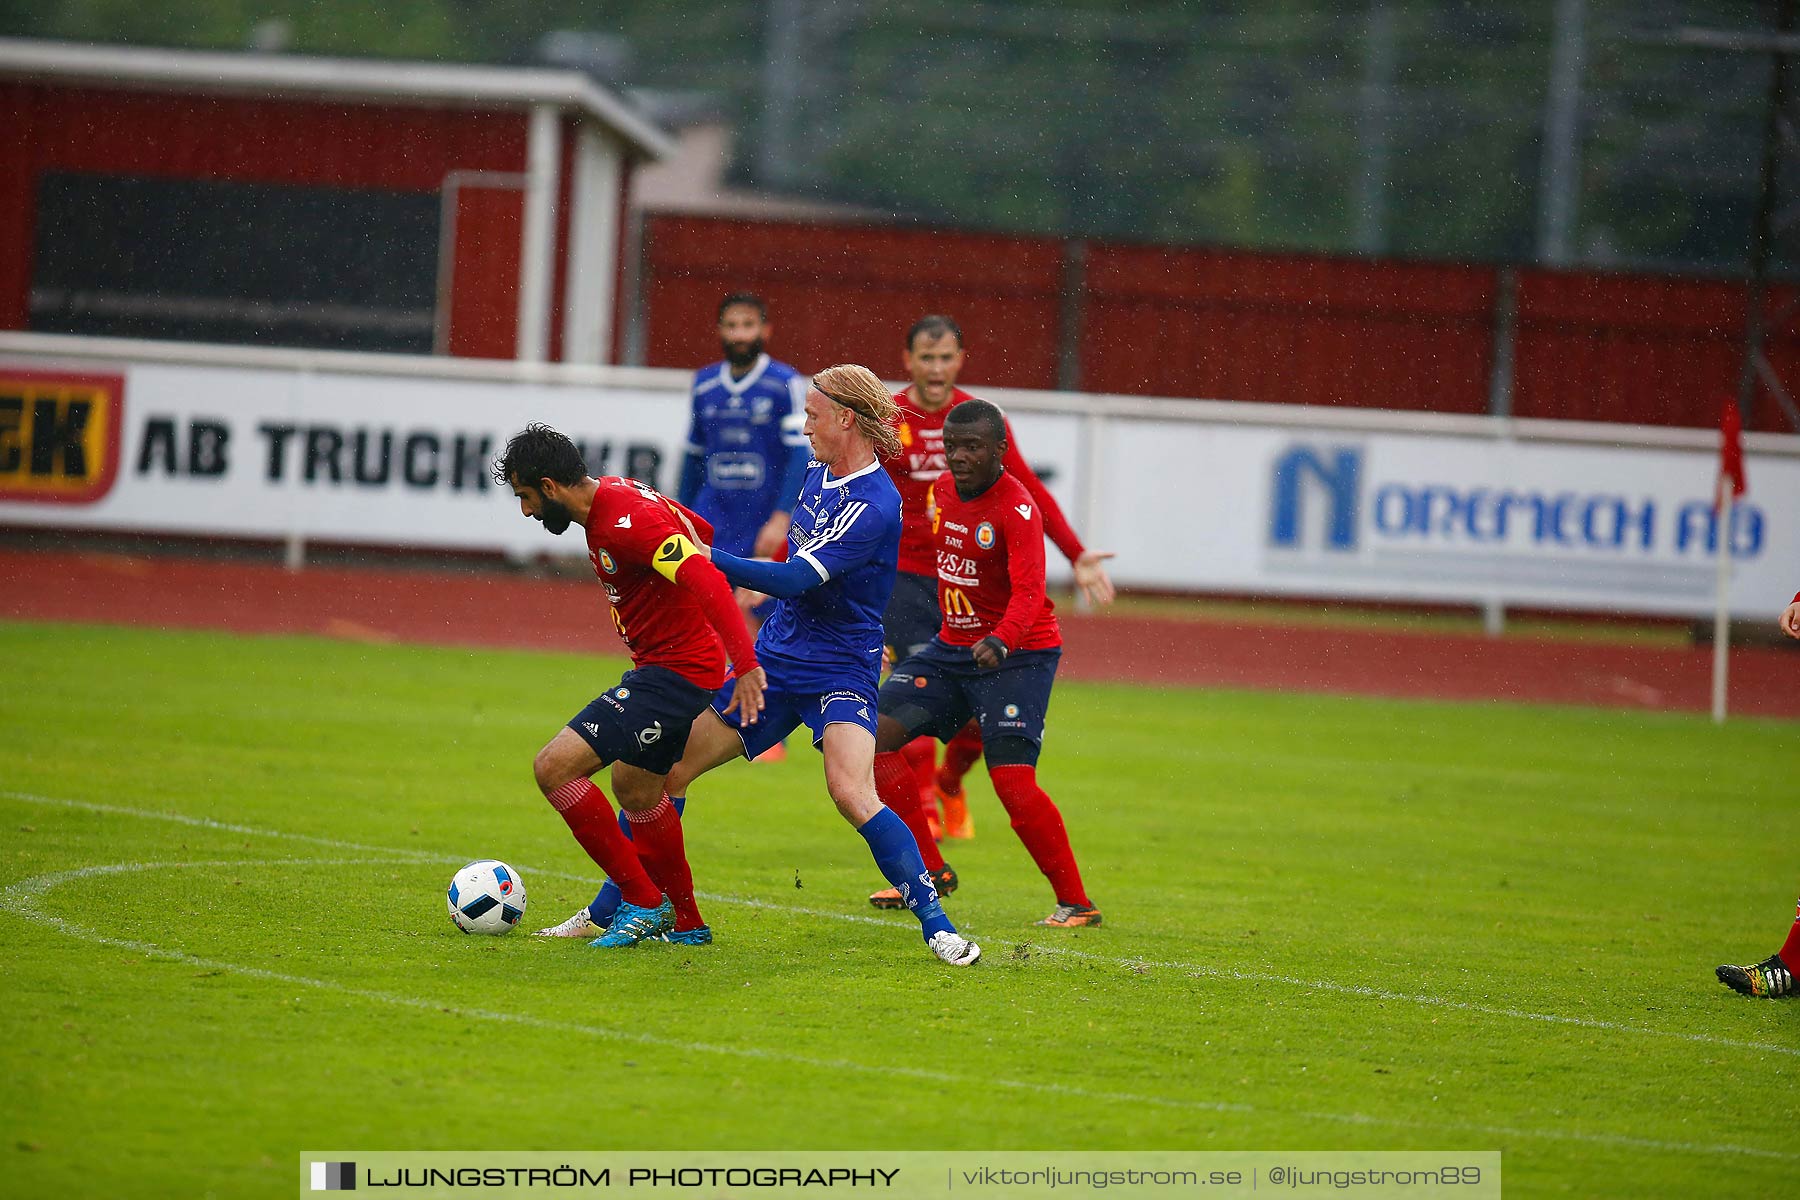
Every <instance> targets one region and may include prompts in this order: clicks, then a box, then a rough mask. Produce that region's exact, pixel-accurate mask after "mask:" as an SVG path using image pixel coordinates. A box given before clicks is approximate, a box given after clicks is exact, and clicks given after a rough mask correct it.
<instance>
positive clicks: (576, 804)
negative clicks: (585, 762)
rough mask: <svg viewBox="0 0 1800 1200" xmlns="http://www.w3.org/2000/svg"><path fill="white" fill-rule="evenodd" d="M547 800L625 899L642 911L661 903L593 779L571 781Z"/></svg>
mask: <svg viewBox="0 0 1800 1200" xmlns="http://www.w3.org/2000/svg"><path fill="white" fill-rule="evenodd" d="M547 799H548V800H549V801H550V805H551V807H552V808H554V809H556V811H557V812H558V813H561V814H562V819H563V820H564V821H565V822H567V823H568V826H569V832H570V833H572V834H574V835H575V840H576V841H578V842H580V843H581V848H582V849H583V850H586V851H587V853H588V857H589V858H591V859H593V860H594V861H595V862H596V863H598V864H599V866H600V869H601V870H602V871H605V872H606V877H607V878H608V879H610V880H612V881H613V882H614V883H616V884H618V885H619V890H620V891H621V892H623V893H625V899H626V900H627V901H629V902H630V903H632V904H636V905H639V906H641V907H643V908H655V907H656V906H657V905H658V904H661V903H662V894H661V893H660V892H658V891H657V890H656V885H655V884H653V883H651V882H650V876H648V875H646V874H645V873H644V865H643V863H641V862H639V861H638V852H637V850H636V848H635V847H633V846H632V844H631V842H630V841H629V840H628V839H627V838H626V837H625V835H624V833H622V832H621V831H620V829H619V821H618V818H617V817H615V816H614V815H613V809H612V804H611V803H610V802H608V800H607V799H606V793H605V792H602V791H601V790H600V789H599V788H597V787H595V786H594V781H593V780H591V779H571V780H569V782H567V783H565V784H563V785H562V786H561V787H559V788H557V789H556V790H555V791H554V792H551V793H550V794H549V795H548V797H547Z"/></svg>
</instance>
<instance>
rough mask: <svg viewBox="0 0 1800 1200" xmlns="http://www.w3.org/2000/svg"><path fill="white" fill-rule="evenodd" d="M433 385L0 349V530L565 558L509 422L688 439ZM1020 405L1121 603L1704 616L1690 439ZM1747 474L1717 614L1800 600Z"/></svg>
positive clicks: (600, 390) (580, 395)
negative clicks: (1160, 597) (1139, 598)
mask: <svg viewBox="0 0 1800 1200" xmlns="http://www.w3.org/2000/svg"><path fill="white" fill-rule="evenodd" d="M434 370H436V368H434V367H431V366H430V365H429V364H427V365H425V366H422V367H419V368H418V369H415V370H410V371H398V370H396V371H394V372H391V373H387V372H381V371H377V370H370V371H368V372H366V373H357V372H356V371H353V370H343V369H332V370H305V369H295V368H293V367H291V366H283V365H267V366H265V365H248V366H245V365H233V364H230V363H213V362H205V361H196V362H186V361H179V360H177V358H176V356H175V355H173V354H164V355H163V356H162V357H161V358H160V359H158V360H154V361H132V360H130V359H128V358H127V359H126V361H123V362H120V363H114V364H112V365H102V366H95V365H94V364H93V363H91V362H89V361H87V360H84V359H80V358H72V357H68V356H63V357H59V358H58V359H57V360H56V361H54V362H53V363H52V364H51V365H45V362H44V361H43V360H42V359H41V358H38V357H35V356H21V357H17V358H9V357H0V526H13V527H19V526H45V527H58V528H85V529H97V530H113V531H125V532H143V533H175V534H188V535H202V536H227V537H244V538H259V539H287V538H300V539H304V540H307V541H329V542H341V543H351V544H365V545H391V546H402V545H403V546H414V547H428V548H441V549H453V550H473V551H490V552H500V553H504V554H508V555H512V556H523V555H534V554H544V553H567V554H578V553H579V552H580V547H579V546H577V545H576V544H574V543H573V542H572V541H570V536H569V535H565V537H564V538H563V539H562V541H561V542H559V541H558V540H556V539H553V538H551V537H549V536H548V535H546V534H545V533H544V531H543V529H542V527H541V526H539V525H538V524H537V523H536V522H532V521H527V520H524V519H522V518H521V517H520V516H519V512H518V507H517V505H516V504H515V503H514V502H513V501H512V499H511V496H510V495H509V493H508V492H507V491H506V490H505V489H502V488H500V487H498V486H497V485H496V484H495V483H494V481H493V479H492V477H491V474H490V471H491V468H492V462H493V458H494V456H495V454H496V453H497V452H498V451H499V450H500V448H501V447H502V446H504V444H505V442H506V439H507V438H508V437H509V436H510V435H511V434H512V433H514V432H515V431H517V430H518V429H519V428H521V427H522V426H523V425H524V424H525V423H526V422H528V421H544V422H546V423H548V424H550V425H553V426H555V427H556V428H558V429H561V430H562V431H564V432H565V433H568V434H569V435H570V436H571V437H573V438H575V440H576V441H577V442H579V443H581V445H582V446H583V448H584V451H585V454H586V457H587V459H588V463H589V467H590V469H591V470H592V471H593V472H594V473H595V474H628V475H633V476H636V477H637V478H640V479H643V480H645V481H646V482H649V483H652V484H653V485H655V486H658V487H661V488H663V489H665V490H673V488H674V486H675V475H676V472H677V471H678V470H679V464H680V446H681V443H682V442H683V440H684V438H685V434H686V423H687V397H686V392H685V385H684V382H683V379H682V376H680V375H679V374H678V373H676V372H641V371H640V372H635V373H622V374H621V375H620V377H621V378H627V379H629V380H632V381H634V382H632V383H631V384H630V385H629V386H619V385H615V384H612V383H608V382H604V381H600V382H584V381H582V379H581V378H580V377H573V376H572V377H569V378H560V379H548V380H545V381H541V382H530V381H520V380H518V379H512V378H507V377H505V375H503V374H500V373H497V372H493V371H490V372H489V375H488V377H480V378H472V377H467V376H466V375H460V376H459V375H458V374H455V373H453V372H451V371H448V370H446V371H445V372H444V373H443V374H434V373H432V372H433V371H434ZM108 378H111V379H112V380H113V381H114V382H113V383H112V384H110V385H109V384H108V383H107V382H106V380H107V379H108ZM571 378H573V379H574V381H573V382H571ZM83 389H87V390H83ZM109 389H110V390H109ZM995 398H996V399H998V400H1000V401H1001V402H1002V403H1003V404H1010V401H1009V397H1008V395H1007V394H1006V393H1003V392H996V393H995ZM1017 399H1018V403H1017V404H1016V405H1011V415H1012V420H1013V425H1014V428H1015V430H1016V432H1017V435H1018V438H1019V441H1020V442H1021V443H1022V448H1023V450H1024V452H1025V454H1026V457H1027V459H1028V460H1029V461H1030V462H1032V463H1033V464H1034V466H1037V467H1038V468H1040V469H1041V470H1042V471H1043V472H1044V474H1045V475H1046V477H1047V479H1048V482H1049V484H1050V487H1051V490H1052V491H1053V492H1054V493H1055V494H1056V496H1057V498H1058V499H1059V500H1060V501H1061V502H1062V503H1063V505H1064V507H1065V509H1066V510H1067V511H1068V514H1069V516H1070V518H1071V519H1072V520H1073V521H1074V523H1075V524H1076V526H1077V528H1078V529H1080V531H1081V533H1082V535H1083V536H1084V538H1085V539H1086V541H1087V542H1088V544H1089V545H1090V546H1093V547H1096V548H1101V549H1108V550H1112V551H1114V552H1116V554H1117V558H1115V559H1114V560H1113V562H1112V564H1111V566H1112V571H1113V576H1114V578H1115V579H1116V580H1117V581H1118V582H1119V583H1120V584H1121V585H1124V586H1135V587H1146V588H1159V589H1170V590H1178V591H1201V592H1225V593H1240V594H1288V595H1301V596H1317V597H1347V598H1348V597H1361V598H1370V599H1386V600H1417V601H1427V602H1463V603H1494V602H1498V603H1503V604H1529V605H1537V606H1543V607H1556V608H1569V609H1592V610H1598V611H1619V612H1637V613H1657V614H1669V615H1696V616H1698V615H1703V614H1706V613H1709V612H1710V611H1711V606H1712V589H1713V579H1714V569H1715V568H1714V562H1713V558H1712V554H1713V548H1714V544H1715V538H1716V536H1717V530H1716V528H1715V522H1714V518H1713V514H1712V504H1711V495H1712V483H1713V475H1714V471H1715V470H1716V463H1717V456H1716V453H1715V452H1712V451H1708V450H1706V449H1704V448H1702V447H1701V446H1700V445H1696V446H1694V447H1693V448H1671V447H1667V446H1651V445H1628V444H1608V443H1606V442H1594V441H1587V442H1575V441H1560V440H1556V439H1554V438H1544V437H1541V436H1540V437H1534V438H1532V439H1515V438H1512V437H1509V436H1494V434H1493V432H1471V433H1461V432H1409V431H1407V428H1406V425H1405V422H1406V420H1407V418H1406V417H1404V416H1403V415H1401V414H1393V413H1386V414H1367V413H1364V414H1355V413H1351V414H1346V413H1344V412H1342V411H1336V410H1334V411H1331V412H1325V411H1311V412H1309V411H1308V410H1298V409H1286V410H1284V411H1283V413H1282V414H1281V416H1280V419H1279V420H1277V419H1274V418H1273V417H1270V418H1269V419H1268V420H1267V421H1266V423H1264V422H1261V421H1259V419H1258V418H1257V417H1256V416H1255V414H1256V413H1257V412H1258V411H1262V412H1265V413H1266V412H1267V411H1268V410H1258V409H1255V408H1249V407H1242V406H1230V405H1217V404H1213V405H1200V404H1197V403H1196V404H1193V405H1189V406H1184V405H1183V404H1182V403H1181V402H1167V403H1166V404H1163V405H1160V406H1158V405H1157V404H1154V403H1149V402H1144V403H1140V404H1139V405H1137V406H1136V407H1134V408H1132V409H1130V410H1129V411H1127V410H1125V409H1123V408H1122V407H1120V406H1114V408H1113V409H1110V410H1109V409H1108V408H1107V407H1106V406H1104V405H1101V404H1099V403H1097V402H1094V401H1092V400H1091V399H1090V398H1085V397H1080V396H1066V397H1049V398H1046V397H1044V396H1042V395H1037V396H1035V397H1031V398H1027V397H1023V396H1020V397H1018V398H1017ZM108 405H111V407H110V408H109V407H108ZM1240 412H1242V413H1243V414H1245V415H1243V416H1240V415H1237V414H1238V413H1240ZM1196 414H1201V415H1199V416H1196ZM1315 418H1316V424H1315V423H1313V422H1314V421H1315ZM1439 423H1440V424H1442V422H1439ZM1418 424H1419V425H1420V426H1422V427H1423V426H1426V425H1429V424H1430V422H1427V421H1425V420H1423V419H1422V420H1420V421H1419V422H1418ZM1465 424H1471V423H1467V422H1465ZM1472 425H1473V426H1474V427H1478V428H1479V429H1480V430H1490V431H1491V430H1501V432H1504V431H1503V430H1502V429H1501V427H1497V426H1488V425H1486V424H1485V423H1481V422H1475V423H1472ZM1359 426H1367V427H1359ZM1636 432H1637V433H1638V434H1642V433H1643V431H1636ZM1632 434H1633V431H1632V430H1630V429H1626V428H1621V430H1620V436H1621V438H1623V439H1629V438H1630V437H1631V436H1632ZM1640 440H1642V439H1640ZM1747 461H1748V473H1749V478H1750V492H1749V494H1748V495H1747V496H1746V497H1745V498H1744V503H1743V504H1742V505H1741V507H1740V508H1739V509H1738V510H1737V517H1736V520H1735V521H1734V523H1733V528H1732V532H1731V538H1730V541H1731V550H1732V563H1733V566H1732V574H1731V606H1732V609H1733V610H1734V611H1735V612H1737V613H1740V614H1743V615H1747V616H1748V615H1756V616H1766V615H1768V614H1769V613H1770V612H1773V611H1777V610H1779V608H1780V607H1781V603H1782V602H1783V601H1785V600H1786V599H1787V598H1788V597H1789V596H1792V595H1793V593H1794V590H1795V589H1796V588H1800V453H1795V452H1793V451H1792V449H1791V448H1790V449H1789V450H1787V451H1786V452H1781V453H1757V452H1754V451H1753V452H1751V453H1750V454H1748V455H1747ZM564 543H567V544H564ZM1050 561H1051V564H1052V568H1053V573H1055V574H1066V569H1065V568H1064V566H1063V564H1062V562H1061V558H1060V556H1059V555H1056V554H1055V553H1054V552H1052V554H1051V559H1050Z"/></svg>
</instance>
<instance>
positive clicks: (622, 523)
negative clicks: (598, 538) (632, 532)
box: [613, 513, 631, 529]
mask: <svg viewBox="0 0 1800 1200" xmlns="http://www.w3.org/2000/svg"><path fill="white" fill-rule="evenodd" d="M613 528H614V529H630V528H631V514H630V513H626V514H625V515H624V516H622V517H620V518H619V519H618V520H617V521H614V522H613Z"/></svg>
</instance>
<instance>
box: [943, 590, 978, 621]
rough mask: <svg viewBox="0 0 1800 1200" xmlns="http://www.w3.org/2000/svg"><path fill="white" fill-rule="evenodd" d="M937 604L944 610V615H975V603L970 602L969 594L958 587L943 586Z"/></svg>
mask: <svg viewBox="0 0 1800 1200" xmlns="http://www.w3.org/2000/svg"><path fill="white" fill-rule="evenodd" d="M938 606H939V607H940V608H942V609H943V610H944V614H945V615H946V616H951V617H972V616H974V615H975V605H974V604H973V603H971V602H970V600H969V594H968V593H967V592H965V591H963V590H962V589H961V588H959V587H947V588H945V589H944V590H943V594H942V595H941V596H939V597H938Z"/></svg>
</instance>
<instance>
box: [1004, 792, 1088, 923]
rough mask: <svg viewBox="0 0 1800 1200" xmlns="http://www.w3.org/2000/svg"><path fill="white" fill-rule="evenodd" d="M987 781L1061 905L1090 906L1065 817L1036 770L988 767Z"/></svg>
mask: <svg viewBox="0 0 1800 1200" xmlns="http://www.w3.org/2000/svg"><path fill="white" fill-rule="evenodd" d="M988 777H989V778H990V779H992V780H993V781H994V791H995V792H997V793H999V795H1000V803H1001V804H1003V805H1005V806H1006V815H1007V816H1009V817H1011V818H1012V827H1013V832H1014V833H1016V834H1018V835H1019V840H1020V841H1021V842H1024V843H1025V849H1026V852H1027V853H1029V854H1030V855H1031V861H1032V862H1034V863H1036V864H1037V868H1038V870H1040V871H1042V872H1043V873H1044V878H1045V879H1048V880H1049V881H1050V887H1051V889H1052V890H1054V891H1055V892H1056V902H1057V903H1058V904H1080V905H1083V906H1085V905H1086V904H1087V903H1088V894H1087V889H1086V888H1084V887H1082V885H1081V870H1080V868H1079V867H1077V866H1076V865H1075V851H1073V850H1072V849H1070V848H1069V833H1068V830H1066V829H1064V828H1063V819H1062V813H1060V812H1058V811H1057V808H1056V804H1055V803H1054V802H1053V801H1052V800H1051V799H1050V797H1049V796H1047V795H1046V794H1045V793H1044V789H1043V788H1041V787H1039V786H1038V783H1037V768H1036V767H1028V766H1026V765H1024V764H1023V763H1019V764H1015V765H1013V766H1009V767H996V766H993V765H992V764H989V766H988Z"/></svg>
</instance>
